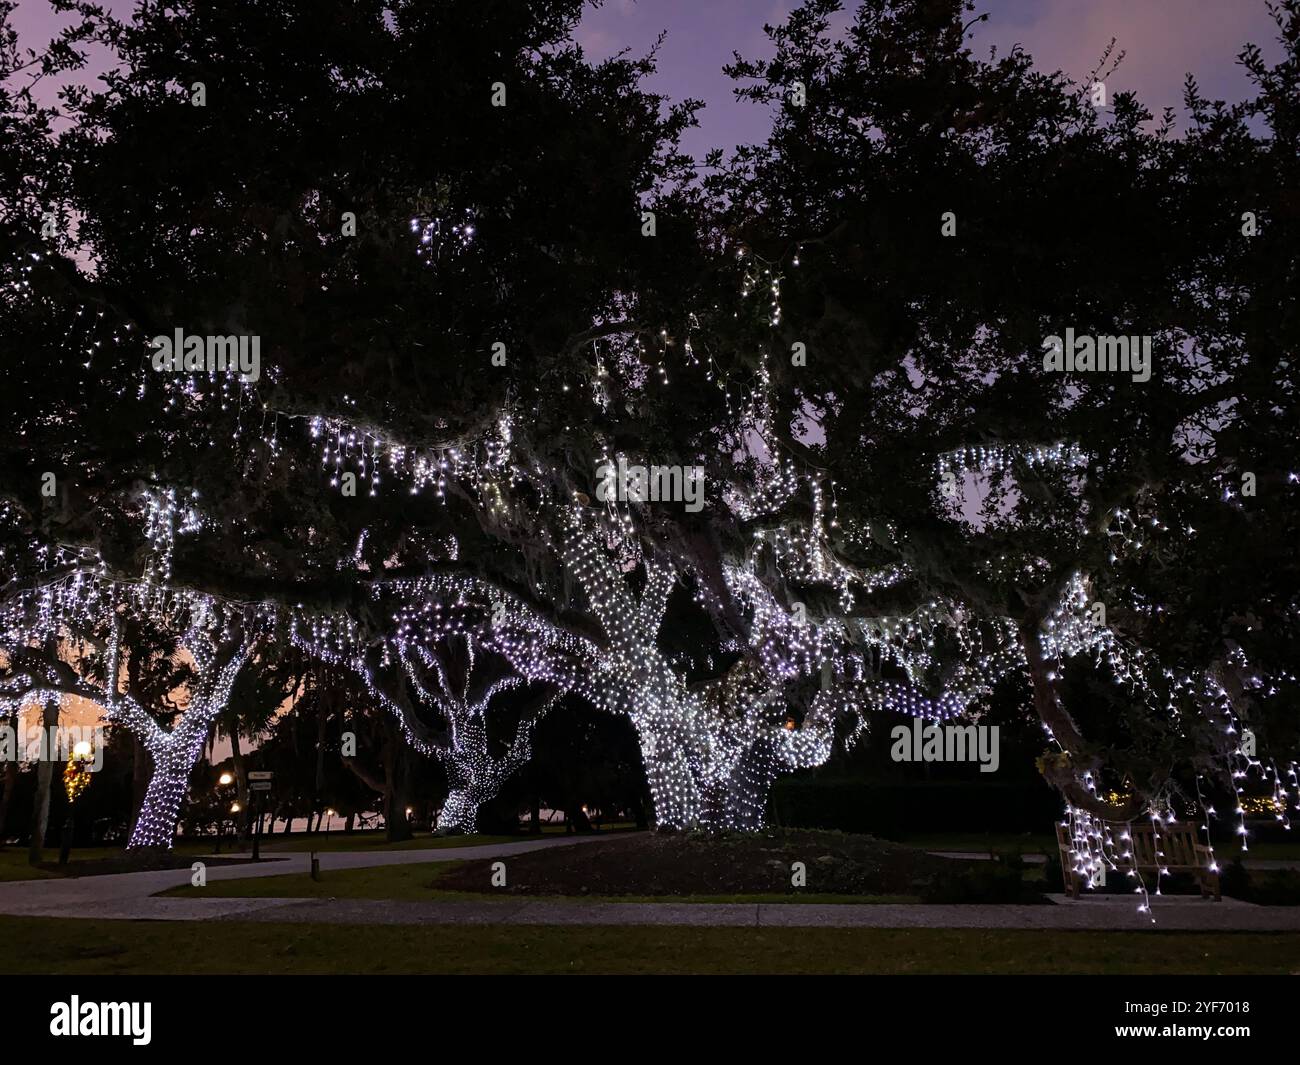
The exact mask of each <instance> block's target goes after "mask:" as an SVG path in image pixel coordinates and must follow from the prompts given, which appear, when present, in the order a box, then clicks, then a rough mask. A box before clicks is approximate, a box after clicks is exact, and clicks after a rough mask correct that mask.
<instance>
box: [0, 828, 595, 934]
mask: <svg viewBox="0 0 1300 1065" xmlns="http://www.w3.org/2000/svg"><path fill="white" fill-rule="evenodd" d="M606 838H608V837H605V836H561V837H559V838H558V839H541V840H527V841H522V842H519V843H487V844H483V845H481V846H477V847H432V848H429V849H426V850H401V851H335V852H333V853H327V852H320V851H318V852H317V857H318V858H319V859H320V867H321V871H322V872H328V871H330V870H338V869H363V868H367V867H371V866H378V865H417V864H419V863H421V862H456V861H472V860H474V859H481V858H504V857H507V856H509V855H511V854H523V853H524V852H526V851H535V850H541V849H543V848H545V847H568V846H578V845H582V844H587V843H599V842H601V841H602V840H603V839H606ZM222 857H225V858H229V857H230V856H229V855H222ZM202 860H203V857H202V855H196V856H195V858H194V861H196V862H200V861H202ZM310 871H311V855H310V854H308V853H306V852H303V853H292V854H291V853H286V852H279V853H270V854H268V855H267V856H266V857H264V858H263V859H262V861H260V862H245V863H241V864H238V865H209V866H208V868H207V877H208V883H214V882H215V881H218V880H246V879H249V878H251V877H260V876H283V875H284V874H286V873H306V872H310ZM191 875H192V874H191V872H190V867H189V866H185V867H183V868H180V869H157V870H152V871H150V872H145V873H111V874H109V875H106V876H81V877H67V878H64V879H57V880H56V879H52V878H51V879H48V880H11V881H8V882H4V883H0V914H6V915H10V916H17V917H100V918H111V919H122V920H138V919H143V920H176V921H192V920H201V919H204V918H209V917H220V916H222V915H224V914H226V913H243V912H247V911H251V910H256V909H260V908H262V907H264V906H266V905H268V904H275V903H280V902H283V901H284V900H283V899H155V898H151V897H150V896H151V895H154V894H156V893H157V892H159V891H166V890H167V889H168V888H173V887H180V886H182V885H184V884H188V883H189V882H190V877H191ZM195 903H198V906H195V905H194V904H195Z"/></svg>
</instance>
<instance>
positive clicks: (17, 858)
mask: <svg viewBox="0 0 1300 1065" xmlns="http://www.w3.org/2000/svg"><path fill="white" fill-rule="evenodd" d="M211 849H212V848H211V845H210V844H209V845H207V846H204V845H202V844H198V843H179V844H177V845H176V853H177V854H206V853H208V852H209V851H210V850H211ZM124 853H125V851H124V849H123V848H122V847H79V848H76V849H74V850H73V852H72V854H71V856H70V857H69V859H68V864H67V866H65V867H64V871H62V872H60V871H58V870H55V869H37V868H36V867H35V866H31V865H28V864H27V848H26V847H0V881H8V880H49V879H57V878H59V877H63V876H76V875H77V874H78V872H79V871H80V869H81V868H82V866H83V863H86V862H95V861H103V860H104V859H106V858H121V857H122V855H123V854H124ZM44 855H45V861H46V862H57V861H58V860H59V849H58V848H57V847H46V848H45V851H44Z"/></svg>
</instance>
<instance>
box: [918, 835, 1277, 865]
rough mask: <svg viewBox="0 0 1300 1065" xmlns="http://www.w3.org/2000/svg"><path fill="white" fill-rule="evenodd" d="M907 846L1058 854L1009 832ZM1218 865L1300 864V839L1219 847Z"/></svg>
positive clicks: (932, 838)
mask: <svg viewBox="0 0 1300 1065" xmlns="http://www.w3.org/2000/svg"><path fill="white" fill-rule="evenodd" d="M901 842H902V845H903V846H905V847H915V848H917V849H918V850H925V851H971V852H979V853H983V854H987V853H989V852H990V851H992V852H996V853H1003V854H1005V853H1017V854H1040V853H1042V852H1044V851H1046V852H1047V853H1048V854H1050V855H1055V854H1056V837H1055V836H1051V835H1029V834H1024V835H1017V834H1014V833H1010V832H1001V833H999V832H991V833H981V832H970V833H955V832H945V833H939V834H934V835H916V836H908V837H907V838H906V839H904V840H902V841H901ZM1214 850H1215V856H1216V857H1217V858H1218V860H1219V863H1220V864H1221V865H1222V864H1225V863H1227V862H1231V861H1232V860H1233V859H1234V858H1237V857H1242V858H1246V859H1250V858H1263V859H1269V860H1276V861H1285V860H1288V859H1294V860H1296V861H1297V863H1300V839H1297V840H1295V842H1273V841H1260V842H1255V843H1252V844H1251V845H1250V850H1248V851H1245V852H1244V853H1243V852H1242V851H1241V850H1240V849H1239V848H1238V847H1237V845H1236V844H1235V843H1226V844H1222V845H1217V844H1216V846H1215V848H1214Z"/></svg>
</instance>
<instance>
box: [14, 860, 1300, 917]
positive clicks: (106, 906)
mask: <svg viewBox="0 0 1300 1065" xmlns="http://www.w3.org/2000/svg"><path fill="white" fill-rule="evenodd" d="M606 838H607V837H603V836H566V837H563V838H560V839H548V840H529V841H523V842H519V843H500V844H487V845H483V846H477V847H444V848H438V849H430V850H406V851H378V852H370V851H343V852H335V853H327V854H320V855H319V857H320V861H321V869H322V870H323V871H325V872H329V871H331V870H339V869H360V868H365V867H370V866H381V865H409V864H414V863H419V862H450V861H463V860H467V859H483V858H505V857H509V856H510V855H512V854H522V853H525V852H527V851H532V850H539V849H541V848H544V847H572V846H585V845H588V844H592V843H599V842H601V841H602V840H604V839H606ZM196 860H201V859H196ZM309 868H310V856H309V855H308V854H305V853H303V854H278V855H276V856H275V858H274V860H270V859H268V860H265V861H263V862H260V863H255V864H254V863H249V864H245V865H226V866H219V865H209V866H208V870H207V875H208V880H209V881H210V882H212V881H218V880H242V879H247V878H251V877H262V876H279V875H282V874H285V873H301V872H306V871H308V869H309ZM189 882H190V871H189V869H188V868H183V869H164V870H158V871H155V872H144V873H119V874H113V875H110V876H87V877H80V878H76V879H71V878H70V879H64V880H19V881H11V882H8V883H0V914H5V915H11V916H23V917H90V918H101V919H112V920H155V921H202V920H252V921H270V922H300V923H327V924H335V923H338V924H413V925H414V924H420V925H426V924H517V925H677V926H688V927H689V926H731V927H754V926H758V927H769V928H778V927H779V928H803V927H821V928H1028V929H1058V930H1071V929H1095V930H1111V931H1183V930H1186V931H1202V932H1214V931H1254V932H1300V907H1294V906H1293V907H1263V906H1254V905H1251V904H1249V903H1245V902H1239V901H1237V900H1234V899H1224V900H1223V901H1222V902H1220V903H1213V902H1208V901H1206V900H1203V899H1200V898H1197V897H1190V896H1165V897H1163V898H1162V897H1157V898H1155V899H1154V900H1153V903H1154V909H1155V916H1156V922H1155V923H1152V921H1151V918H1150V917H1149V916H1147V915H1145V914H1140V913H1138V912H1137V899H1136V897H1135V896H1128V895H1096V896H1092V897H1085V898H1083V899H1081V900H1077V901H1076V900H1067V899H1066V898H1065V897H1064V896H1062V895H1057V896H1051V898H1052V902H1053V905H1044V906H995V905H967V906H941V905H896V904H888V905H866V904H863V905H857V904H826V903H814V902H808V903H761V904H753V903H677V902H584V901H582V900H579V899H575V900H572V901H567V900H566V901H545V900H529V899H521V898H519V897H514V898H503V899H500V900H485V901H483V902H435V901H429V902H404V901H397V900H384V899H225V898H212V899H203V898H153V897H152V896H153V895H154V894H155V893H156V892H159V891H164V890H166V889H167V888H170V887H177V886H179V885H182V884H188V883H189Z"/></svg>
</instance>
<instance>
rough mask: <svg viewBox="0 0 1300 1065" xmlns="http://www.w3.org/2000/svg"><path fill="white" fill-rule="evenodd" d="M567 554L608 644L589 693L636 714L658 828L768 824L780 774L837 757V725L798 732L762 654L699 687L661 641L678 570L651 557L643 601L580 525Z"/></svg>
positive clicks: (811, 723)
mask: <svg viewBox="0 0 1300 1065" xmlns="http://www.w3.org/2000/svg"><path fill="white" fill-rule="evenodd" d="M563 553H564V562H565V565H566V567H567V568H568V570H569V572H570V573H571V574H572V575H573V576H574V577H575V579H577V580H578V582H579V583H580V584H581V585H582V587H583V589H584V591H585V592H586V594H587V598H588V600H589V602H590V605H591V609H592V611H593V612H594V613H595V615H596V617H597V619H598V620H599V622H600V624H601V626H602V628H603V629H604V631H605V634H606V637H607V640H608V646H607V648H606V650H605V652H604V655H603V656H602V658H601V661H600V662H599V665H598V669H597V670H596V671H595V673H594V674H593V675H592V677H591V680H590V683H589V684H588V685H587V686H586V689H585V690H586V693H587V694H588V696H589V697H590V698H591V699H592V701H593V702H595V703H596V704H597V705H598V706H601V707H602V708H603V709H605V710H609V711H611V712H615V713H620V712H621V713H626V714H627V716H628V717H629V718H630V720H631V722H632V724H633V726H634V727H635V728H636V731H637V738H638V740H639V742H640V745H641V755H642V758H643V759H644V761H645V767H646V777H647V780H648V782H649V785H650V795H651V798H652V799H653V802H654V808H655V820H656V823H657V824H658V825H659V826H660V827H661V828H674V829H690V828H700V829H704V830H707V831H720V830H724V829H740V830H749V829H756V828H760V827H762V825H763V822H764V813H765V809H766V805H767V795H768V791H769V789H770V788H771V785H772V782H773V781H774V780H775V779H776V775H777V773H778V772H780V771H781V770H783V769H785V770H790V769H795V768H800V767H802V766H811V765H819V764H821V763H822V762H824V761H825V760H826V758H827V757H829V755H830V749H831V739H832V729H831V727H830V723H829V722H828V721H827V720H825V719H824V718H823V717H822V716H821V715H814V716H810V718H809V719H808V720H806V721H805V722H804V723H803V726H802V727H800V728H798V729H795V728H792V727H791V726H792V724H793V723H792V722H791V721H790V720H789V719H788V718H787V716H786V714H785V713H784V712H783V710H782V709H781V707H780V699H779V689H778V688H776V687H774V685H773V682H772V681H771V680H770V679H769V678H768V677H766V676H765V675H764V672H763V670H762V669H761V667H759V665H758V664H757V662H756V661H755V660H754V659H752V658H742V659H741V661H740V662H738V663H737V665H736V666H735V667H733V669H732V670H731V671H729V673H728V674H727V676H725V677H723V678H721V679H720V680H717V681H714V682H711V683H709V684H707V685H704V686H702V687H701V688H699V689H691V688H689V687H688V685H687V684H686V682H685V679H684V678H683V677H682V676H681V675H680V674H679V673H678V672H677V670H675V669H674V668H673V666H672V664H671V663H670V662H669V661H668V659H667V658H666V656H665V655H664V654H663V652H662V651H661V650H660V649H659V648H658V646H657V645H656V638H657V636H658V633H659V628H660V625H661V623H662V620H663V616H664V610H665V608H666V606H667V602H668V596H669V593H670V592H671V591H672V587H673V583H674V574H673V571H672V570H671V569H670V568H669V567H668V566H665V565H661V564H657V563H654V562H651V561H649V560H647V561H646V570H647V581H646V587H645V589H644V591H643V592H642V594H641V598H640V601H639V602H634V601H633V598H632V594H631V592H630V591H629V590H628V589H627V587H626V585H625V584H624V582H623V580H622V578H621V575H620V574H619V573H618V572H617V571H616V568H615V565H614V563H612V562H611V561H610V560H609V559H608V558H607V557H605V555H604V553H603V552H602V551H601V550H600V548H599V547H598V545H597V544H596V543H595V542H594V541H593V540H592V539H591V538H589V537H587V536H585V535H583V534H582V532H581V531H580V530H578V529H577V528H575V527H571V528H570V531H569V533H568V535H567V536H566V538H565V541H564V548H563Z"/></svg>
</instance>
